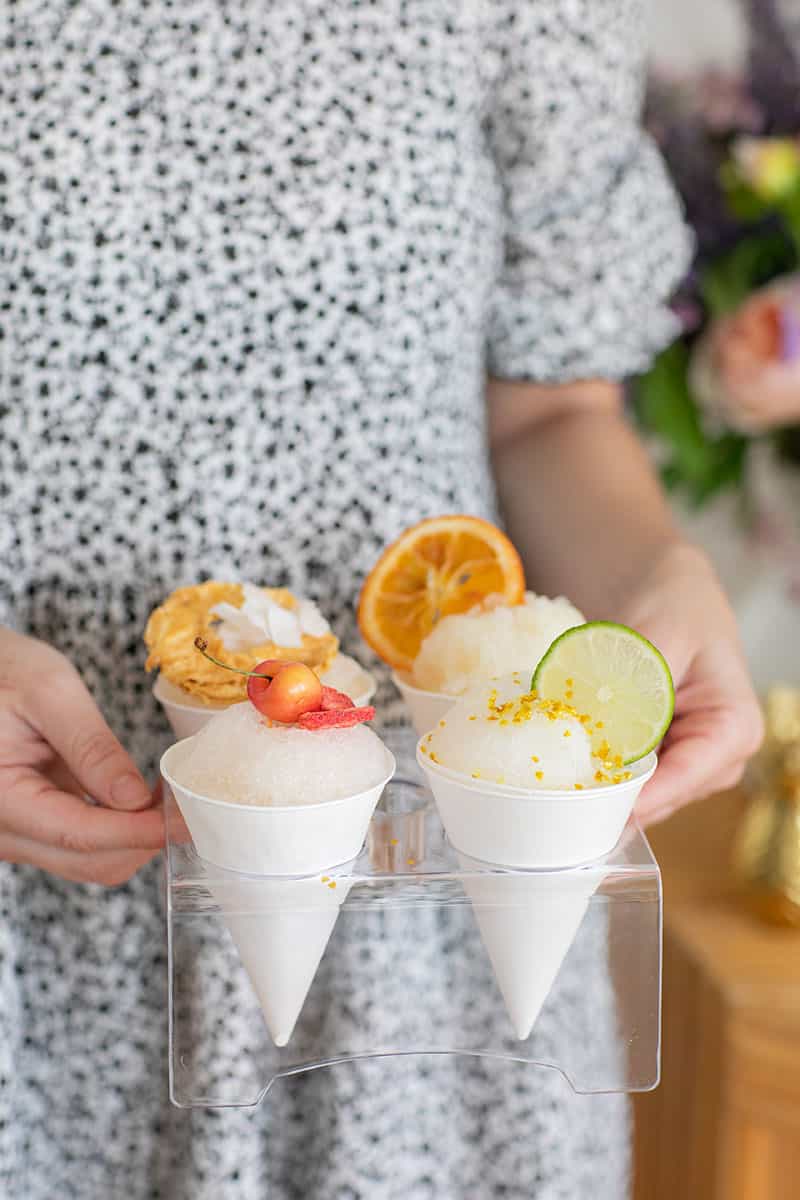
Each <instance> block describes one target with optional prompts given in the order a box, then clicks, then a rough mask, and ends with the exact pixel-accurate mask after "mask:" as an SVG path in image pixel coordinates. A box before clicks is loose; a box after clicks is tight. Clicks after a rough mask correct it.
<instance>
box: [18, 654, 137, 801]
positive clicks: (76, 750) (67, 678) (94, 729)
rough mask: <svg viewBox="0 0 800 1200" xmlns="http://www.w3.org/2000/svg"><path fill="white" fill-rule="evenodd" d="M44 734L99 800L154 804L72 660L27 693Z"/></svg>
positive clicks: (34, 718) (38, 726)
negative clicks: (70, 663)
mask: <svg viewBox="0 0 800 1200" xmlns="http://www.w3.org/2000/svg"><path fill="white" fill-rule="evenodd" d="M27 698H28V707H29V710H30V712H31V716H32V718H33V723H34V724H35V725H36V728H37V729H38V731H39V733H40V734H41V736H42V737H43V738H44V739H45V740H46V741H47V742H48V744H49V745H50V746H52V748H53V749H54V750H55V751H56V752H57V753H58V754H59V755H60V757H61V758H62V759H63V760H64V762H65V764H66V766H67V767H68V769H69V770H70V771H71V773H72V775H73V776H74V777H75V779H76V780H77V782H78V784H79V785H80V787H81V788H82V789H83V790H84V791H85V792H86V793H87V795H88V796H90V797H91V798H92V799H93V800H96V801H97V802H98V803H100V804H103V805H105V806H106V807H108V808H119V809H125V810H127V811H132V810H135V809H141V808H149V807H150V805H151V804H152V797H151V794H150V789H149V788H148V786H147V784H146V783H145V781H144V779H143V778H142V776H141V775H140V773H139V771H138V770H137V769H136V767H135V766H134V763H133V760H132V759H131V757H130V755H129V754H127V752H126V751H125V750H124V749H123V748H122V746H121V745H120V743H119V742H118V741H117V739H116V738H115V737H114V734H113V733H112V732H111V730H110V729H109V727H108V725H107V724H106V722H105V721H104V720H103V717H102V716H101V714H100V711H99V709H98V707H97V705H96V704H95V702H94V700H93V699H92V697H91V696H90V695H89V692H88V691H87V689H86V687H85V685H84V683H83V681H82V680H81V678H80V676H79V675H78V672H77V671H75V670H74V669H73V668H72V667H71V666H70V665H69V664H67V663H65V664H64V669H63V670H62V671H57V672H55V673H53V674H51V675H50V676H49V678H48V679H47V681H46V682H45V683H44V685H42V686H39V687H37V688H36V689H35V690H31V691H30V692H29V693H28V697H27Z"/></svg>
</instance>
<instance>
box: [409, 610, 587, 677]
mask: <svg viewBox="0 0 800 1200" xmlns="http://www.w3.org/2000/svg"><path fill="white" fill-rule="evenodd" d="M584 620H585V618H584V616H583V614H582V613H581V612H579V610H578V609H577V608H575V607H574V605H572V604H570V602H569V601H568V600H565V599H564V597H563V596H560V597H558V598H557V599H555V600H550V599H548V597H547V596H536V595H534V594H533V592H526V594H525V602H524V603H523V604H516V605H499V606H497V607H495V608H490V609H487V610H482V611H475V612H470V613H459V614H454V615H452V616H447V617H443V618H442V620H441V621H440V622H439V623H438V625H436V627H435V628H434V629H433V630H432V632H431V633H429V634H428V636H427V637H426V638H425V640H424V642H423V643H422V646H421V647H420V651H419V654H418V655H417V657H416V659H415V661H414V668H413V672H412V682H413V683H414V685H415V686H416V687H418V688H422V689H424V690H425V691H429V692H446V693H447V694H448V695H451V696H460V695H462V694H463V693H464V692H465V691H466V690H467V688H468V687H469V686H470V684H472V683H475V682H476V681H477V680H482V679H492V678H494V677H496V676H503V675H508V674H510V673H511V672H514V671H519V672H521V673H522V674H523V676H524V675H526V674H527V676H528V677H529V678H530V676H531V675H532V674H533V672H534V671H535V669H536V667H537V666H538V665H539V661H540V659H541V658H542V657H543V655H544V654H545V652H546V651H547V650H548V649H549V648H550V646H551V645H552V643H553V642H554V641H555V639H556V638H557V637H560V635H561V634H562V633H565V632H566V631H567V630H568V629H572V628H573V627H574V626H575V625H582V624H583V623H584Z"/></svg>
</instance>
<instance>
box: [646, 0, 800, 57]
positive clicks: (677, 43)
mask: <svg viewBox="0 0 800 1200" xmlns="http://www.w3.org/2000/svg"><path fill="white" fill-rule="evenodd" d="M797 2H798V3H800V0H797ZM649 4H650V7H651V14H650V22H651V39H652V54H653V58H654V59H655V61H656V62H658V63H661V64H663V65H665V66H668V67H671V68H674V69H676V70H693V69H695V68H696V67H700V66H719V67H730V68H735V67H736V66H737V65H738V64H740V63H741V62H742V61H743V58H744V53H745V27H744V20H743V17H742V11H741V6H740V4H739V2H738V0H649Z"/></svg>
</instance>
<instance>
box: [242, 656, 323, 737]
mask: <svg viewBox="0 0 800 1200" xmlns="http://www.w3.org/2000/svg"><path fill="white" fill-rule="evenodd" d="M247 697H248V699H249V701H250V703H251V704H252V705H253V706H254V708H257V709H258V711H259V712H260V713H262V714H263V715H264V716H265V717H268V718H269V720H270V721H278V722H279V723H280V724H281V725H293V724H294V722H295V721H296V720H297V719H298V717H301V716H302V715H303V713H307V712H313V711H316V710H317V709H318V708H319V707H320V704H321V703H322V684H321V683H320V681H319V678H318V676H317V675H315V673H314V672H313V671H312V670H311V667H307V666H306V665H305V663H299V662H289V663H287V662H281V661H279V660H276V659H266V660H265V661H264V662H261V663H259V664H258V666H257V667H256V668H255V670H254V672H253V674H252V675H251V676H250V678H249V679H248V680H247Z"/></svg>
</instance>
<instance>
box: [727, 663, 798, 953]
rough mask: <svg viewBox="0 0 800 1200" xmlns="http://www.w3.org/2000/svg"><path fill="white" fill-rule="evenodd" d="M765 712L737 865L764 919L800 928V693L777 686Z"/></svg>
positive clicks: (754, 903) (750, 895) (752, 768)
mask: <svg viewBox="0 0 800 1200" xmlns="http://www.w3.org/2000/svg"><path fill="white" fill-rule="evenodd" d="M765 709H766V726H767V730H766V738H765V741H764V745H763V747H762V749H761V751H760V752H759V754H758V755H757V757H756V759H755V760H754V762H753V765H752V767H751V771H750V780H751V787H752V794H751V798H750V802H749V804H748V807H747V811H746V813H745V817H744V821H743V823H742V827H741V829H740V831H739V836H738V838H737V840H736V843H735V866H736V869H737V871H738V873H739V875H740V877H741V878H742V879H743V880H744V882H745V884H746V885H747V895H748V900H749V902H750V903H751V905H752V907H753V908H754V909H755V911H756V912H757V913H758V914H759V916H761V917H763V918H764V920H767V921H770V922H772V923H773V924H778V925H791V926H795V927H797V928H798V929H800V691H796V690H794V689H793V688H788V687H775V688H773V689H772V690H771V691H770V692H769V694H768V695H767V699H766V704H765Z"/></svg>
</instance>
